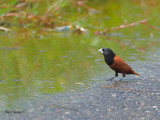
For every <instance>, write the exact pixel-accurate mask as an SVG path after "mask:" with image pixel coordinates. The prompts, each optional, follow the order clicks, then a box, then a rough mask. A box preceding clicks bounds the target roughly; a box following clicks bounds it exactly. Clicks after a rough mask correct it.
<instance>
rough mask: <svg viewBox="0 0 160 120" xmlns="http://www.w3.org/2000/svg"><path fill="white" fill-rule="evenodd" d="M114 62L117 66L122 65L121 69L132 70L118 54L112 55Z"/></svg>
mask: <svg viewBox="0 0 160 120" xmlns="http://www.w3.org/2000/svg"><path fill="white" fill-rule="evenodd" d="M114 63H115V64H116V65H117V66H119V67H123V69H128V70H132V68H131V67H130V66H129V65H128V64H127V63H125V62H124V61H123V60H122V59H121V58H120V57H119V56H118V55H116V56H115V57H114Z"/></svg>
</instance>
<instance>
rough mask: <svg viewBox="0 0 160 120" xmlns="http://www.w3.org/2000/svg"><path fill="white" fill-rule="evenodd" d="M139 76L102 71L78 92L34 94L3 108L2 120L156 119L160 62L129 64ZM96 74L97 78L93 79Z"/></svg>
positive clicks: (159, 101)
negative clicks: (13, 106)
mask: <svg viewBox="0 0 160 120" xmlns="http://www.w3.org/2000/svg"><path fill="white" fill-rule="evenodd" d="M130 64H131V65H132V66H137V67H134V68H137V69H135V71H137V72H138V73H139V74H140V75H141V77H139V76H134V75H127V77H126V78H123V79H122V78H121V75H119V77H118V78H115V79H109V78H111V76H110V75H109V76H106V74H105V72H104V73H101V74H100V75H99V77H97V76H93V79H97V80H95V81H94V83H93V84H92V85H90V86H88V87H86V88H83V89H82V90H79V91H69V92H63V93H57V94H50V95H48V94H46V95H43V96H42V95H40V97H39V96H38V93H37V97H35V98H34V99H33V100H31V101H30V102H28V101H27V100H26V101H25V100H24V101H19V104H22V105H24V104H25V108H24V109H22V110H14V111H11V110H10V111H2V112H1V117H2V119H3V120H5V119H6V120H19V119H23V120H29V119H32V120H44V119H45V120H151V119H152V120H159V119H160V87H159V86H160V65H158V64H151V63H147V62H139V63H136V64H133V63H130ZM94 77H96V78H94Z"/></svg>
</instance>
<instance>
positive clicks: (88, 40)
mask: <svg viewBox="0 0 160 120" xmlns="http://www.w3.org/2000/svg"><path fill="white" fill-rule="evenodd" d="M96 3H97V2H96ZM98 3H99V2H98ZM99 4H100V3H99ZM119 4H120V5H119ZM133 4H135V5H133ZM147 4H149V3H146V5H144V6H143V5H142V3H138V1H137V2H126V3H125V2H124V3H123V4H122V3H121V2H115V3H114V2H111V3H110V4H107V3H105V5H104V6H103V7H101V6H97V8H96V9H97V12H95V13H93V14H91V15H90V16H84V17H82V18H81V19H79V20H77V21H76V22H75V23H74V24H79V25H80V26H83V27H85V28H86V29H88V31H89V32H87V33H85V34H77V33H74V32H72V31H65V32H64V31H63V32H55V31H51V32H47V31H45V30H42V31H40V33H36V34H35V29H34V28H20V27H18V26H11V29H12V31H11V32H10V33H4V32H2V31H1V32H0V80H1V81H0V95H1V99H0V105H1V108H0V110H1V111H2V112H4V110H27V109H31V108H32V107H33V109H34V108H35V107H34V106H33V104H34V102H35V103H36V102H38V103H39V104H40V103H41V102H42V101H43V100H41V99H39V98H42V97H43V96H45V97H46V98H48V99H49V98H50V96H53V95H56V94H59V93H62V94H65V93H67V92H70V91H74V92H77V93H78V92H80V91H81V90H83V89H85V88H89V87H90V86H96V85H97V84H103V82H104V81H101V80H104V79H107V78H110V77H112V76H114V71H112V70H110V69H109V67H107V65H106V64H105V62H104V60H103V56H102V55H101V54H100V53H99V52H98V50H99V49H100V48H103V47H109V48H111V49H113V50H114V51H115V53H117V54H118V55H119V56H120V57H121V58H122V59H123V60H125V61H126V62H127V63H129V64H130V65H131V66H132V68H133V69H135V70H137V71H138V72H140V74H141V73H142V72H141V71H139V69H141V67H143V66H137V64H138V65H139V63H151V64H154V65H155V64H158V65H159V59H160V57H159V47H160V41H159V32H158V31H157V30H154V29H151V28H150V27H147V26H145V25H143V24H138V25H136V26H134V27H129V28H124V29H119V30H116V31H112V32H110V33H109V34H108V36H103V35H95V34H94V32H95V31H96V30H97V29H98V30H105V29H107V28H110V27H116V26H119V25H121V24H122V23H123V22H124V20H123V18H124V19H127V22H128V23H127V24H129V23H132V22H137V21H139V20H142V19H144V18H151V19H149V20H148V21H149V23H150V24H152V25H154V26H160V25H159V21H158V18H159V17H158V14H157V12H155V11H158V9H159V8H157V7H155V9H156V10H150V9H149V8H151V7H152V6H150V5H147ZM93 6H94V7H95V5H93ZM126 6H127V7H128V8H129V7H130V8H131V9H132V10H133V11H130V12H129V11H128V10H126V9H124V8H125V7H126ZM110 8H111V9H110ZM142 9H143V10H142ZM147 10H149V12H150V14H149V13H146V12H147ZM98 11H100V12H98ZM144 13H146V14H144ZM152 13H154V14H152ZM83 15H84V14H83ZM65 17H66V16H65ZM155 17H157V18H156V19H155ZM157 21H158V22H157ZM133 77H134V76H131V78H130V77H128V79H129V78H130V79H132V78H133ZM115 81H116V82H112V81H111V82H108V83H107V84H106V85H116V86H121V85H123V84H128V83H130V81H128V80H126V82H125V81H124V83H123V82H119V80H115ZM138 81H139V79H138V78H136V79H135V82H138ZM132 82H134V81H132ZM132 82H131V83H132ZM20 101H23V102H20ZM28 103H31V105H28ZM31 106H32V107H31Z"/></svg>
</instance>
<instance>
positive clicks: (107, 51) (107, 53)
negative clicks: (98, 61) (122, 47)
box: [99, 48, 116, 65]
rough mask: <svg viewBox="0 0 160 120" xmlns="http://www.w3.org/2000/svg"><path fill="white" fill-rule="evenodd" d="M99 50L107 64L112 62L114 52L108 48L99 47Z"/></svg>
mask: <svg viewBox="0 0 160 120" xmlns="http://www.w3.org/2000/svg"><path fill="white" fill-rule="evenodd" d="M99 52H101V53H102V54H103V55H104V59H105V62H106V63H107V64H108V65H112V64H113V62H114V61H113V58H114V57H115V55H116V54H115V53H114V52H113V51H112V50H111V49H110V48H101V49H100V50H99Z"/></svg>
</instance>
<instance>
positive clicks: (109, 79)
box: [106, 77, 115, 81]
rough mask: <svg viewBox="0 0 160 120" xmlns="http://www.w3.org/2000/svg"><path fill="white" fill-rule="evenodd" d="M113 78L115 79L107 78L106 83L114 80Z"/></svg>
mask: <svg viewBox="0 0 160 120" xmlns="http://www.w3.org/2000/svg"><path fill="white" fill-rule="evenodd" d="M114 78H115V77H111V78H109V79H106V81H112V80H114Z"/></svg>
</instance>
